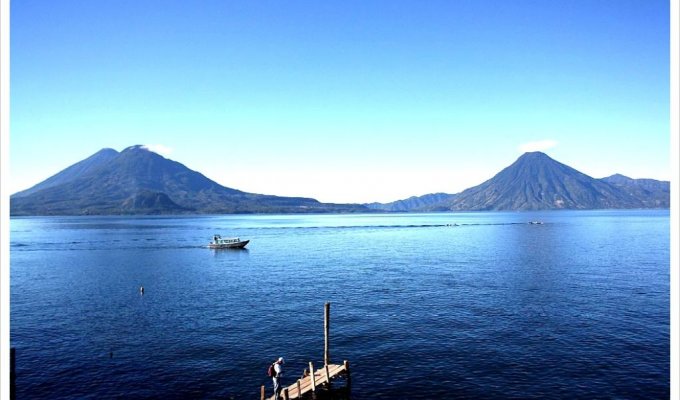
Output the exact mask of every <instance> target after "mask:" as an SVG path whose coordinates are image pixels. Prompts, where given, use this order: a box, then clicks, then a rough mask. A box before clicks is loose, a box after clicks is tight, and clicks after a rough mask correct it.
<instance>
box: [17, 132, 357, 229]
mask: <svg viewBox="0 0 680 400" xmlns="http://www.w3.org/2000/svg"><path fill="white" fill-rule="evenodd" d="M366 211H369V210H368V208H366V207H365V206H363V205H358V204H328V203H320V202H319V201H317V200H315V199H310V198H305V197H281V196H272V195H262V194H255V193H247V192H243V191H240V190H236V189H232V188H228V187H225V186H222V185H220V184H218V183H216V182H214V181H212V180H210V179H208V178H207V177H205V176H204V175H203V174H201V173H199V172H196V171H192V170H191V169H189V168H187V167H186V166H184V165H182V164H180V163H178V162H176V161H172V160H169V159H167V158H165V157H163V156H161V155H159V154H157V153H154V152H152V151H150V150H148V149H146V147H144V146H139V145H137V146H131V147H128V148H126V149H124V150H123V151H121V152H117V151H116V150H113V149H103V150H100V151H98V152H97V153H95V154H94V155H92V156H90V157H88V158H87V159H85V160H83V161H80V162H78V163H76V164H74V165H72V166H70V167H68V168H66V169H65V170H63V171H61V172H59V173H57V174H56V175H54V176H52V177H50V178H48V179H46V180H45V181H43V182H41V183H39V184H37V185H35V186H33V187H31V188H30V189H27V190H24V191H22V192H18V193H16V194H14V195H12V196H11V197H10V214H11V215H16V216H18V215H88V214H92V215H106V214H186V213H193V214H231V213H301V212H316V213H328V212H366Z"/></svg>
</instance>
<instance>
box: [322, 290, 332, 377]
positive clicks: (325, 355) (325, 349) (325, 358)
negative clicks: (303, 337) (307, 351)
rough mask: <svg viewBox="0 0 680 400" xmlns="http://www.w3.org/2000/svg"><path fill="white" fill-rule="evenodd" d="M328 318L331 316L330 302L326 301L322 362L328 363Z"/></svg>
mask: <svg viewBox="0 0 680 400" xmlns="http://www.w3.org/2000/svg"><path fill="white" fill-rule="evenodd" d="M330 318H331V303H326V305H325V307H324V316H323V328H324V335H323V336H324V346H323V363H324V364H325V365H328V364H330V362H331V356H330V351H329V343H328V342H329V339H330V338H329V334H330V328H331V327H330V322H331V321H330Z"/></svg>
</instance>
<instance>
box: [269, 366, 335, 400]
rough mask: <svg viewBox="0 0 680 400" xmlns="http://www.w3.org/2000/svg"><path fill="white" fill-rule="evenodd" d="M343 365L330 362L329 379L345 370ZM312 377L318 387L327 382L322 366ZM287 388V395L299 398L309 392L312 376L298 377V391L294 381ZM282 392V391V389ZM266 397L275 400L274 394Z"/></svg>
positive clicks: (291, 397)
mask: <svg viewBox="0 0 680 400" xmlns="http://www.w3.org/2000/svg"><path fill="white" fill-rule="evenodd" d="M345 371H346V369H345V366H344V365H342V364H340V365H339V364H330V365H328V375H329V376H330V378H331V380H332V379H333V378H335V377H336V376H338V375H340V374H342V373H343V372H345ZM314 379H315V380H316V386H317V387H318V386H319V385H322V384H324V383H328V379H326V371H325V369H324V368H321V369H318V370H316V371H314ZM287 389H288V397H289V398H290V399H299V398H300V397H302V396H303V395H304V394H305V393H309V392H311V391H312V377H311V376H307V377H304V378H302V379H300V391H299V392H298V383H297V381H295V383H293V384H291V385H289V386H288V387H287ZM282 392H283V391H282ZM268 399H270V400H275V399H276V398H275V396H274V395H272V396H271V397H269V398H268Z"/></svg>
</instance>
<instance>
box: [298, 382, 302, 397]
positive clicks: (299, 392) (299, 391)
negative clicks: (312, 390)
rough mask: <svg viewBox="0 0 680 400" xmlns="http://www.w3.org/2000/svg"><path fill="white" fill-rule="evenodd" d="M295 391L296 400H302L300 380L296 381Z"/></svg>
mask: <svg viewBox="0 0 680 400" xmlns="http://www.w3.org/2000/svg"><path fill="white" fill-rule="evenodd" d="M297 390H298V393H297V398H298V399H299V398H302V388H300V380H299V379H298V381H297Z"/></svg>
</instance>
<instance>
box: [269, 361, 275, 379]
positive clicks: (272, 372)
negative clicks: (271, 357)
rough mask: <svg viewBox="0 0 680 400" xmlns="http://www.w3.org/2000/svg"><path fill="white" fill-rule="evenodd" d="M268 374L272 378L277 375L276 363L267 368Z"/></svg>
mask: <svg viewBox="0 0 680 400" xmlns="http://www.w3.org/2000/svg"><path fill="white" fill-rule="evenodd" d="M267 376H269V377H270V378H274V377H275V376H276V370H275V369H274V364H271V365H269V368H268V369H267Z"/></svg>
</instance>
